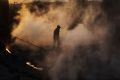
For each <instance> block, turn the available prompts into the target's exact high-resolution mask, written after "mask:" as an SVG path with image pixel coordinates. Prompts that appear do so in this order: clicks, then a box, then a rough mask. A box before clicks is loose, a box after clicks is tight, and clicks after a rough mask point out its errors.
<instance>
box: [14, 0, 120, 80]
mask: <svg viewBox="0 0 120 80" xmlns="http://www.w3.org/2000/svg"><path fill="white" fill-rule="evenodd" d="M102 3H103V2H102V1H86V0H71V1H69V2H60V3H59V4H58V3H56V2H53V3H50V2H48V3H46V2H40V3H39V4H36V3H34V2H33V3H32V4H23V6H22V9H21V10H20V11H19V13H20V16H17V17H16V18H18V19H20V23H19V25H17V26H16V25H15V27H16V28H15V29H14V30H13V32H12V35H13V37H19V38H21V39H23V40H25V41H28V42H31V43H33V44H35V45H37V46H41V47H44V48H46V46H47V48H48V46H49V49H48V50H47V52H46V53H47V54H46V53H45V52H43V54H46V55H47V56H46V55H45V61H43V63H44V65H46V66H47V68H48V73H49V75H50V78H51V79H52V80H80V79H83V80H85V79H86V80H90V79H92V80H98V79H100V80H103V79H110V78H111V77H112V78H113V77H115V76H114V75H113V74H112V71H111V69H113V65H111V56H112V55H111V52H110V49H111V48H110V44H109V43H110V41H111V35H112V34H111V33H110V28H109V27H110V24H109V20H108V18H107V16H108V15H107V14H106V12H105V11H104V10H103V8H102V7H101V5H102ZM31 6H32V8H31ZM58 24H59V25H60V26H61V27H62V28H61V32H60V39H61V43H62V44H61V50H56V49H51V47H52V46H53V39H52V38H53V31H54V29H55V28H56V26H57V25H58ZM19 42H20V43H22V42H21V41H19V40H16V43H19ZM22 44H24V43H22ZM39 52H41V51H39ZM109 53H110V54H109ZM33 54H34V53H33ZM34 55H36V54H34ZM38 63H39V62H38ZM110 75H112V76H110ZM117 77H118V76H117Z"/></svg>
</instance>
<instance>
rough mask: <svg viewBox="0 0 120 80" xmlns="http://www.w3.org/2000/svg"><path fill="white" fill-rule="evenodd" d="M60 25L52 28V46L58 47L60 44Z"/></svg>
mask: <svg viewBox="0 0 120 80" xmlns="http://www.w3.org/2000/svg"><path fill="white" fill-rule="evenodd" d="M60 28H61V27H60V25H57V28H56V29H55V30H54V36H53V39H54V47H59V45H60V35H59V34H60Z"/></svg>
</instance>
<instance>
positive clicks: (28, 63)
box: [26, 62, 43, 71]
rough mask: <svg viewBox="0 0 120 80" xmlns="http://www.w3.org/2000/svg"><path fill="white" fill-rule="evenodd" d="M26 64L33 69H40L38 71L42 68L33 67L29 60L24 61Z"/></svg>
mask: <svg viewBox="0 0 120 80" xmlns="http://www.w3.org/2000/svg"><path fill="white" fill-rule="evenodd" d="M26 64H27V65H29V66H30V67H32V68H34V69H37V70H40V71H42V70H43V68H38V67H35V65H32V64H31V62H26Z"/></svg>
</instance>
